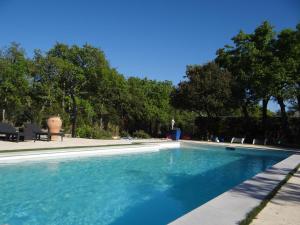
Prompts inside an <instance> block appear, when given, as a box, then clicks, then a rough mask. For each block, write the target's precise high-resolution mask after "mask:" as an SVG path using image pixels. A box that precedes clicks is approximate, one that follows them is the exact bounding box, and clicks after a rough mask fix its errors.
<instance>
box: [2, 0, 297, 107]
mask: <svg viewBox="0 0 300 225" xmlns="http://www.w3.org/2000/svg"><path fill="white" fill-rule="evenodd" d="M265 20H268V21H269V22H270V23H271V24H272V25H273V26H274V27H275V30H276V31H280V30H281V29H284V28H295V26H296V24H297V23H300V0H151V1H150V0H148V1H145V0H26V1H24V0H0V47H5V46H7V45H9V44H10V43H11V42H12V41H15V42H17V43H20V44H21V46H22V47H23V48H24V49H25V50H26V53H27V55H28V56H29V57H31V56H32V54H33V50H34V49H36V48H39V49H41V50H42V51H47V50H48V49H49V48H51V47H52V46H53V45H54V44H55V43H56V42H63V43H66V44H69V45H72V44H77V45H83V44H85V43H88V44H91V45H93V46H95V47H99V48H101V49H102V50H103V51H104V53H105V55H106V57H107V59H108V61H109V62H110V65H111V66H112V67H114V68H116V69H117V70H118V71H119V72H120V73H122V74H124V75H125V76H126V77H128V76H139V77H148V78H150V79H157V80H171V81H173V83H174V84H177V83H178V82H179V81H180V80H183V76H184V75H185V69H186V66H187V65H191V64H202V63H206V62H208V61H210V60H212V59H214V58H215V53H216V50H217V49H218V48H221V47H223V46H224V45H226V44H230V43H231V38H232V37H233V36H234V35H236V34H237V33H238V32H239V31H240V30H243V31H245V32H252V31H253V30H254V29H255V27H257V26H258V25H260V24H261V23H262V22H263V21H265ZM276 107H277V106H276V105H275V104H273V103H272V104H270V109H272V110H276V109H278V107H277V108H276Z"/></svg>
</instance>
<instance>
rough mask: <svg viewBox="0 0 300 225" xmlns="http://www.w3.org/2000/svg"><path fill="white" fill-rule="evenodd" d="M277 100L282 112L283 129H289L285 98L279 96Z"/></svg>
mask: <svg viewBox="0 0 300 225" xmlns="http://www.w3.org/2000/svg"><path fill="white" fill-rule="evenodd" d="M277 102H278V104H279V106H280V113H281V124H282V129H283V131H284V132H287V131H288V119H287V115H286V110H285V104H284V101H283V98H280V97H279V98H277Z"/></svg>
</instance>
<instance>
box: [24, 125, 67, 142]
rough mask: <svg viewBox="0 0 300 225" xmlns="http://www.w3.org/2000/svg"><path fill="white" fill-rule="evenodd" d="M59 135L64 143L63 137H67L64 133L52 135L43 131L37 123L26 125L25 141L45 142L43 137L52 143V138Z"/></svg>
mask: <svg viewBox="0 0 300 225" xmlns="http://www.w3.org/2000/svg"><path fill="white" fill-rule="evenodd" d="M53 135H57V136H60V137H61V141H63V137H64V136H65V135H64V133H63V132H59V133H50V132H49V130H48V131H43V130H42V129H41V128H40V126H39V125H37V124H35V123H31V124H25V128H24V137H25V140H34V141H36V140H43V139H42V136H46V138H45V140H47V141H50V140H51V136H53Z"/></svg>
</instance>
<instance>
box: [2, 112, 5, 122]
mask: <svg viewBox="0 0 300 225" xmlns="http://www.w3.org/2000/svg"><path fill="white" fill-rule="evenodd" d="M4 121H5V109H3V110H2V122H4Z"/></svg>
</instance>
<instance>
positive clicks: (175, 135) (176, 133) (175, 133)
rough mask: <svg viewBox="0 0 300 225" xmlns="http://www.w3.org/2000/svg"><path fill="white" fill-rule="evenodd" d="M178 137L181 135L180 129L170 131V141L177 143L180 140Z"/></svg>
mask: <svg viewBox="0 0 300 225" xmlns="http://www.w3.org/2000/svg"><path fill="white" fill-rule="evenodd" d="M180 135H181V130H180V129H174V130H171V137H172V140H174V141H178V140H179V139H180Z"/></svg>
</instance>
